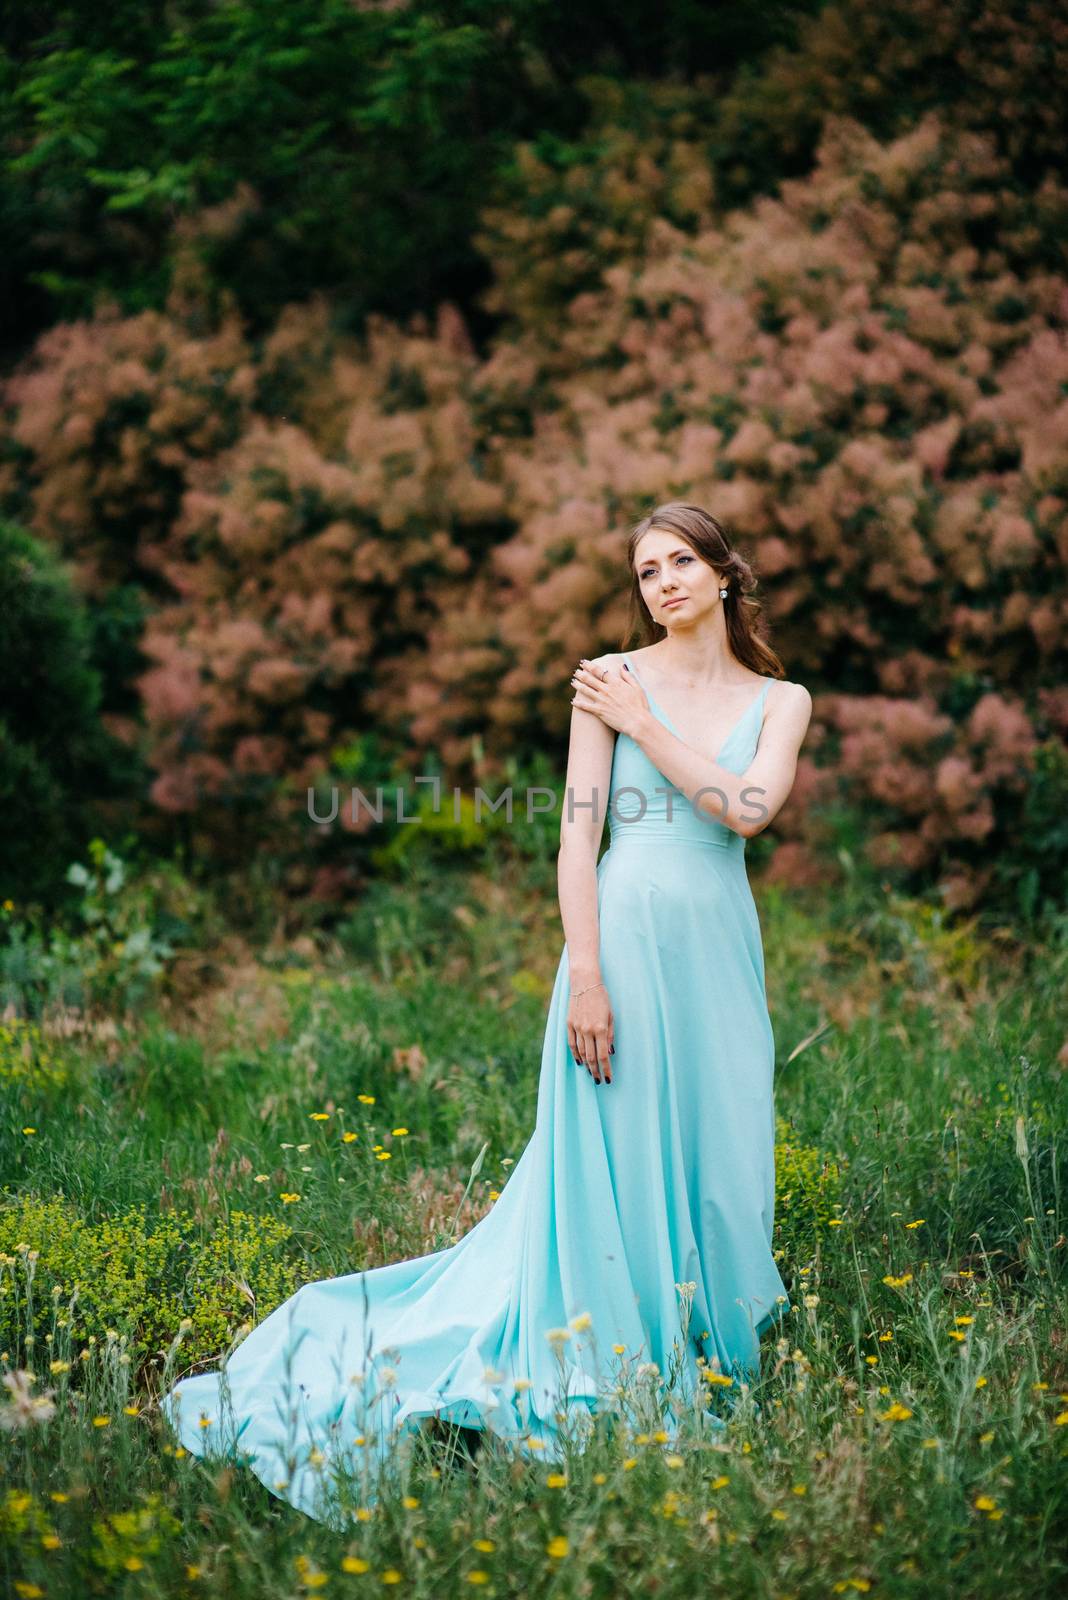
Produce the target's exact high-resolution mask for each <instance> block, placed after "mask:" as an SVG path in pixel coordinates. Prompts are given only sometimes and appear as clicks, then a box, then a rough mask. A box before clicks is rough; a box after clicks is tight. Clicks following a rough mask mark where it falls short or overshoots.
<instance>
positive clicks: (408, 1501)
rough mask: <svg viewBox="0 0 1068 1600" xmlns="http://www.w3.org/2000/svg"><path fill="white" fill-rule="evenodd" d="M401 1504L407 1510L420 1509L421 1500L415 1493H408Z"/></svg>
mask: <svg viewBox="0 0 1068 1600" xmlns="http://www.w3.org/2000/svg"><path fill="white" fill-rule="evenodd" d="M401 1505H402V1506H403V1507H404V1509H405V1511H415V1510H417V1509H418V1506H419V1502H418V1500H417V1499H416V1498H415V1496H414V1495H411V1494H406V1495H405V1496H404V1499H403V1500H402V1501H401Z"/></svg>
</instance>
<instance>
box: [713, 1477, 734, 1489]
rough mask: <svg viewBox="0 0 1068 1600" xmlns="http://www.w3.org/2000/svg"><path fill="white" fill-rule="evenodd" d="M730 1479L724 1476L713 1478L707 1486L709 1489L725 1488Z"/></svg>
mask: <svg viewBox="0 0 1068 1600" xmlns="http://www.w3.org/2000/svg"><path fill="white" fill-rule="evenodd" d="M730 1481H731V1480H730V1479H729V1478H725V1477H719V1478H713V1479H712V1482H711V1483H710V1484H709V1488H710V1489H725V1488H726V1487H727V1485H728V1483H730Z"/></svg>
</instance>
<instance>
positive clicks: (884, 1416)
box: [879, 1400, 912, 1422]
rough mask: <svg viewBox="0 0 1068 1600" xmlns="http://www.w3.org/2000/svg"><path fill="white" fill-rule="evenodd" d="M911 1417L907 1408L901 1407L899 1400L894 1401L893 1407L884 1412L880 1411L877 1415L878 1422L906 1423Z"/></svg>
mask: <svg viewBox="0 0 1068 1600" xmlns="http://www.w3.org/2000/svg"><path fill="white" fill-rule="evenodd" d="M911 1415H912V1412H911V1411H910V1410H909V1408H908V1406H903V1405H902V1404H901V1402H900V1401H899V1400H895V1401H894V1403H893V1405H892V1406H890V1407H889V1408H888V1409H887V1410H886V1411H881V1412H880V1413H879V1421H880V1422H906V1421H907V1420H908V1418H909V1417H911Z"/></svg>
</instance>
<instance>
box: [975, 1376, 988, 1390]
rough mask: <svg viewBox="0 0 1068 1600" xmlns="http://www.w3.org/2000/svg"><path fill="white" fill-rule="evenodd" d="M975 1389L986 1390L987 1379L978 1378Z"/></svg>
mask: <svg viewBox="0 0 1068 1600" xmlns="http://www.w3.org/2000/svg"><path fill="white" fill-rule="evenodd" d="M975 1387H976V1388H977V1389H985V1388H986V1379H985V1378H976V1380H975Z"/></svg>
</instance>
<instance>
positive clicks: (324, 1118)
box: [308, 1111, 330, 1122]
mask: <svg viewBox="0 0 1068 1600" xmlns="http://www.w3.org/2000/svg"><path fill="white" fill-rule="evenodd" d="M308 1116H309V1117H310V1118H311V1120H312V1122H329V1121H330V1113H329V1111H309V1112H308Z"/></svg>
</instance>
